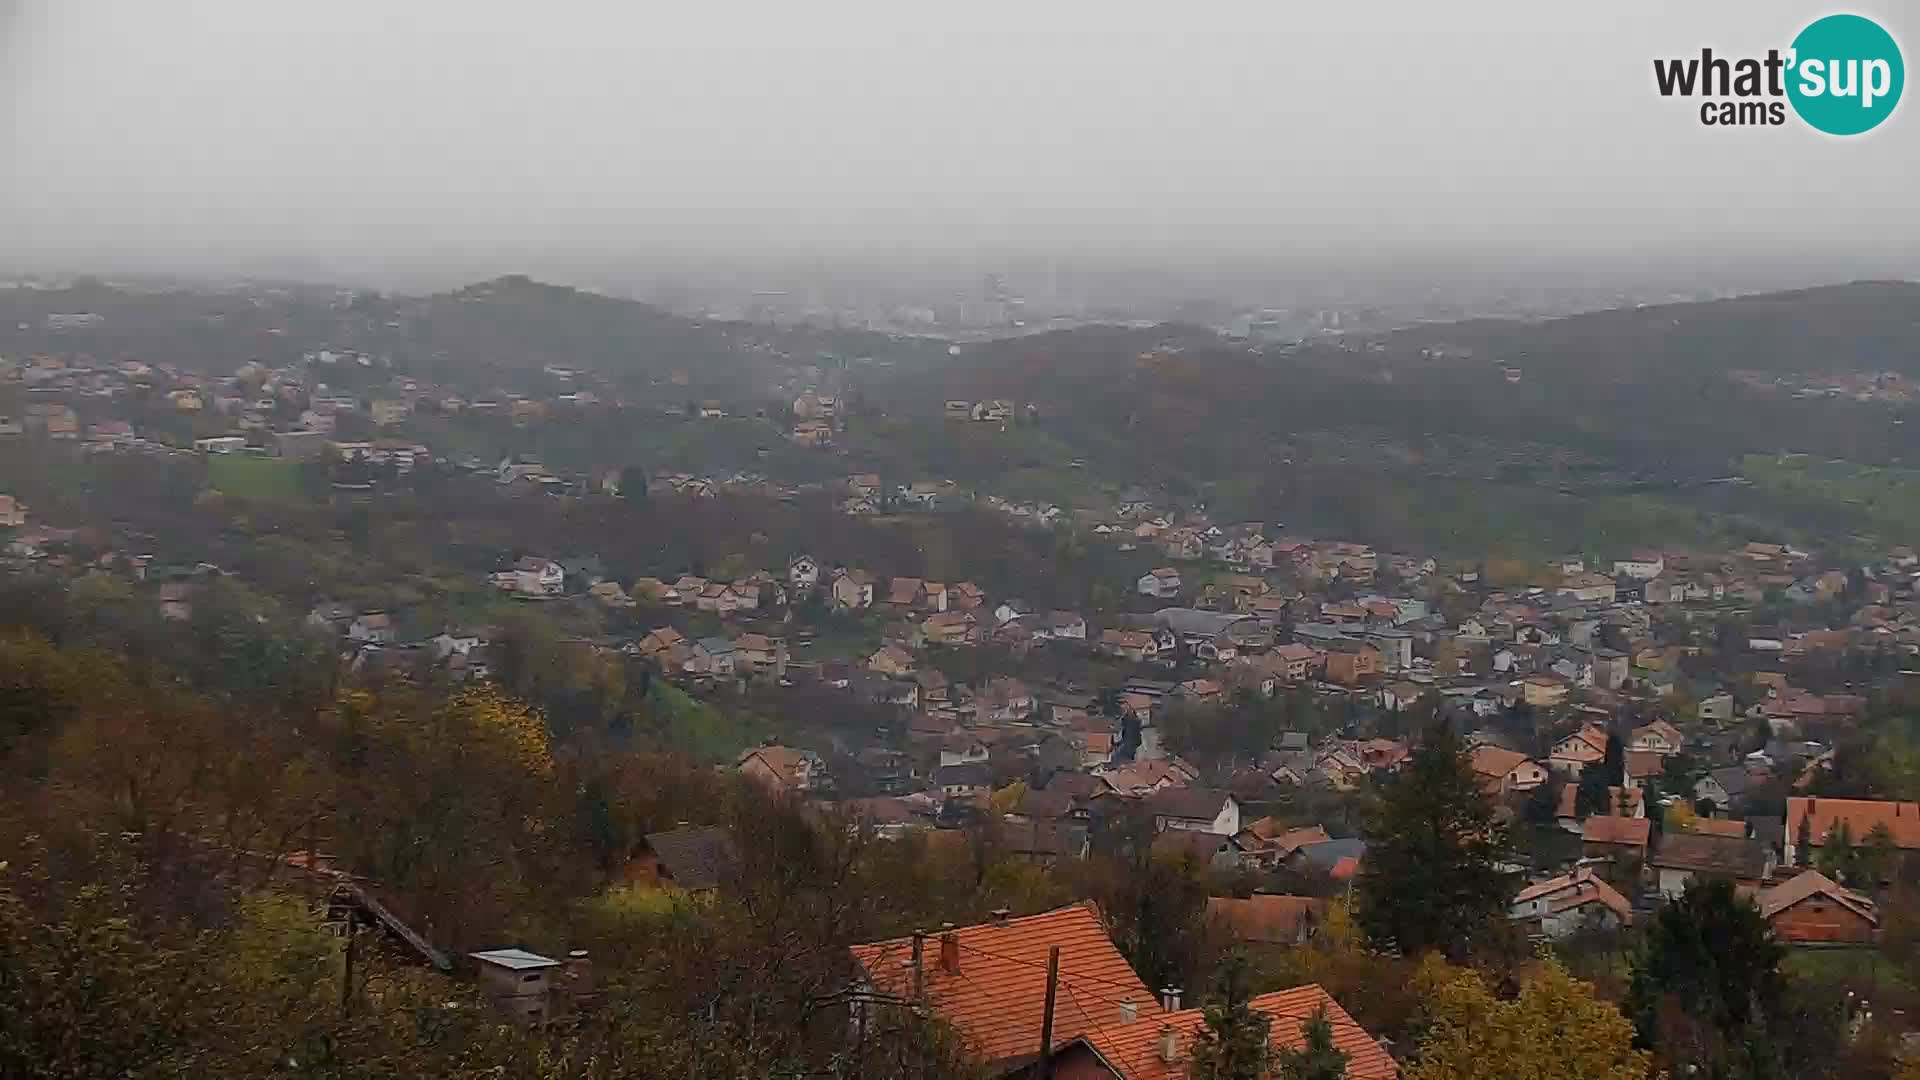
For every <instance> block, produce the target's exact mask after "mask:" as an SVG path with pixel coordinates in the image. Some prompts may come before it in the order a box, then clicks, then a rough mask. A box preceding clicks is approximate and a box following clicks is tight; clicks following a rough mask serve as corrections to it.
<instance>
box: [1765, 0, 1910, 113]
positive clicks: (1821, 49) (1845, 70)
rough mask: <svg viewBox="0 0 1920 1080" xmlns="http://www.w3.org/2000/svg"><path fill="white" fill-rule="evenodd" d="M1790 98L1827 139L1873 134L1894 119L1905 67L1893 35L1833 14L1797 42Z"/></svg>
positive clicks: (1858, 19)
mask: <svg viewBox="0 0 1920 1080" xmlns="http://www.w3.org/2000/svg"><path fill="white" fill-rule="evenodd" d="M1790 63H1791V65H1792V68H1791V74H1790V76H1789V78H1788V82H1787V99H1788V100H1789V101H1791V102H1793V111H1794V112H1797V113H1799V114H1800V119H1802V120H1805V121H1806V122H1807V123H1809V124H1811V125H1813V126H1814V127H1815V128H1817V129H1818V130H1820V131H1824V132H1826V133H1827V134H1829V135H1858V134H1860V133H1861V132H1864V131H1872V130H1873V129H1874V128H1876V127H1878V126H1880V122H1881V121H1883V120H1885V119H1886V118H1887V117H1889V116H1891V115H1893V109H1894V106H1896V105H1898V104H1900V90H1901V88H1902V87H1904V86H1905V85H1906V82H1907V71H1906V65H1905V64H1903V63H1902V62H1901V60H1900V45H1899V43H1898V42H1895V41H1894V40H1893V35H1892V34H1889V33H1887V32H1886V30H1884V29H1882V28H1881V26H1880V24H1879V23H1877V22H1874V21H1873V20H1872V19H1867V18H1862V17H1861V16H1859V15H1829V16H1827V17H1826V18H1824V19H1818V20H1816V21H1814V22H1812V23H1810V24H1808V26H1807V28H1806V29H1805V30H1802V31H1800V36H1799V37H1796V38H1794V39H1793V59H1792V60H1791V61H1790Z"/></svg>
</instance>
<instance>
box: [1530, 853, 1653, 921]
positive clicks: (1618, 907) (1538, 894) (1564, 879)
mask: <svg viewBox="0 0 1920 1080" xmlns="http://www.w3.org/2000/svg"><path fill="white" fill-rule="evenodd" d="M1539 899H1544V900H1545V901H1546V903H1547V911H1548V912H1549V913H1551V914H1554V915H1558V914H1560V913H1561V912H1564V911H1570V910H1573V909H1575V908H1580V907H1585V906H1587V905H1588V904H1600V905H1603V906H1604V907H1606V908H1607V909H1608V910H1610V911H1612V912H1613V913H1614V914H1615V915H1617V916H1619V918H1620V921H1621V922H1623V923H1624V922H1632V921H1633V905H1632V904H1630V903H1628V902H1627V898H1626V897H1624V896H1622V895H1620V893H1619V891H1618V890H1616V889H1615V888H1614V887H1613V886H1611V885H1609V884H1607V883H1606V881H1604V880H1602V879H1601V878H1600V877H1598V876H1596V875H1595V874H1594V872H1593V868H1592V867H1587V866H1583V867H1580V868H1579V869H1577V870H1575V871H1574V872H1573V873H1571V874H1562V875H1560V876H1559V877H1557V878H1551V879H1549V880H1546V881H1541V882H1537V883H1535V884H1532V885H1529V886H1527V887H1526V888H1524V889H1521V890H1520V891H1519V893H1517V894H1516V895H1515V896H1514V898H1513V902H1514V903H1515V904H1522V903H1526V902H1528V901H1531V900H1539Z"/></svg>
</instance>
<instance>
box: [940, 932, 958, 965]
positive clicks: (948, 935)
mask: <svg viewBox="0 0 1920 1080" xmlns="http://www.w3.org/2000/svg"><path fill="white" fill-rule="evenodd" d="M940 970H941V971H944V972H946V973H947V974H949V975H958V974H960V935H959V934H957V933H955V932H953V931H952V930H948V931H946V932H944V933H942V934H941V935H940Z"/></svg>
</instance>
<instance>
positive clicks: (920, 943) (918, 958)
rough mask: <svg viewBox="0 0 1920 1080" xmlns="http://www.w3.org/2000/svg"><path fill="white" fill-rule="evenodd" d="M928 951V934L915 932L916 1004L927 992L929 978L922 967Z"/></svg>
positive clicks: (914, 982) (914, 972) (921, 931)
mask: <svg viewBox="0 0 1920 1080" xmlns="http://www.w3.org/2000/svg"><path fill="white" fill-rule="evenodd" d="M926 951H927V932H926V931H925V930H915V931H914V932H913V1000H914V1003H915V1004H919V1002H920V999H921V998H922V997H924V996H925V995H926V991H927V977H926V974H925V972H924V971H923V969H922V968H921V966H920V965H921V964H922V963H923V962H924V954H925V953H926Z"/></svg>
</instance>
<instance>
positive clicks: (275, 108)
mask: <svg viewBox="0 0 1920 1080" xmlns="http://www.w3.org/2000/svg"><path fill="white" fill-rule="evenodd" d="M1828 10H1831V9H1829V8H1827V7H1826V6H1824V5H1823V4H1805V3H1782V2H1777V0H1690V2H1688V3H1685V4H1674V3H1669V2H1657V3H1654V2H1647V3H1612V4H1580V5H1572V4H1564V3H1541V2H1539V0H1526V2H1518V0H1512V2H1509V0H1498V2H1491V0H1474V2H1473V3H1463V4H1434V3H1431V2H1427V0H1419V2H1394V3H1388V2H1375V3H1355V2H1348V0H1337V2H1336V0H1267V2H1251V0H1248V2H1241V0H1219V2H1212V3H1201V4H1190V5H1170V4H1164V3H1145V2H1136V0H1105V2H1097V3H1096V2H1083V0H1044V2H1041V3H1032V2H1022V3H1014V2H1001V0H969V2H968V3H965V4H938V5H936V4H931V3H915V2H913V0H893V2H886V3H881V2H866V0H858V2H854V0H816V2H814V3H793V2H791V0H780V2H758V0H756V2H726V0H715V2H705V3H686V2H676V3H654V2H645V0H643V2H638V3H627V2H619V3H616V2H613V0H602V2H576V0H545V2H541V3H526V2H522V0H514V2H511V3H508V2H495V0H382V2H375V0H327V2H324V3H281V2H274V0H178V2H157V0H117V2H113V0H0V251H4V250H12V251H13V252H14V253H15V255H16V257H19V256H21V254H22V253H25V254H26V256H29V257H31V256H38V255H45V254H51V255H55V256H61V257H71V256H73V255H74V254H75V253H78V254H80V255H85V254H87V253H99V254H103V255H105V254H112V253H134V252H166V251H174V250H178V251H183V252H187V253H192V254H199V255H204V254H206V253H209V252H212V253H220V252H237V253H260V252H281V253H299V254H340V253H352V254H355V255H359V256H367V257H372V256H377V255H383V254H406V253H412V252H419V251H429V250H433V251H456V252H457V251H470V252H487V251H504V250H515V249H526V250H534V249H550V248H568V249H581V250H588V251H600V252H619V251H623V250H627V249H629V248H632V249H643V248H648V247H659V246H671V247H681V248H717V249H735V250H752V249H755V248H757V247H763V246H764V247H778V248H784V249H787V250H810V249H822V250H841V249H849V248H852V249H864V248H872V247H885V248H891V249H920V250H931V249H949V250H952V249H959V250H965V249H969V248H1003V249H1004V248H1029V249H1036V250H1046V249H1049V248H1054V247H1072V248H1076V249H1080V250H1088V249H1104V248H1111V249H1115V250H1122V251H1149V252H1150V251H1154V250H1157V249H1161V248H1180V249H1186V250H1207V249H1215V248H1218V249H1230V250H1235V251H1242V252H1248V251H1252V252H1268V251H1293V252H1318V251H1324V250H1329V249H1333V250H1347V249H1364V250H1367V251H1376V252H1380V251H1384V252H1394V251H1400V250H1415V249H1417V250H1422V251H1427V252H1432V251H1445V250H1448V249H1452V248H1456V247H1458V248H1471V249H1476V250H1491V251H1499V250H1506V249H1526V250H1570V251H1596V250H1603V251H1611V252H1618V251H1620V250H1623V249H1626V250H1637V249H1642V248H1644V249H1647V250H1650V251H1653V250H1657V251H1662V252H1670V251H1686V250H1688V249H1689V248H1690V247H1694V246H1700V247H1705V248H1714V249H1719V250H1725V249H1728V248H1731V247H1736V246H1740V247H1745V246H1751V247H1753V248H1756V249H1778V250H1794V249H1800V248H1817V249H1821V250H1826V251H1841V252H1848V251H1853V250H1856V249H1857V250H1859V251H1861V252H1862V253H1872V252H1885V251H1890V250H1893V249H1896V248H1901V247H1904V248H1906V249H1908V250H1911V248H1912V245H1913V243H1914V240H1915V239H1916V237H1920V209H1917V202H1920V196H1916V194H1915V191H1916V190H1917V189H1920V183H1916V176H1920V169H1916V167H1915V166H1916V164H1920V115H1917V113H1920V103H1917V102H1913V101H1908V102H1906V103H1904V104H1903V105H1902V106H1901V108H1900V111H1899V112H1898V113H1896V115H1895V116H1894V117H1893V118H1892V119H1891V120H1890V121H1889V122H1888V123H1887V124H1886V125H1885V126H1883V128H1882V129H1880V130H1879V131H1877V132H1875V133H1873V134H1871V135H1870V136H1866V137H1862V138H1856V139H1852V140H1837V139H1829V138H1825V137H1821V136H1818V135H1816V134H1814V133H1812V132H1810V131H1808V130H1806V129H1805V128H1803V127H1800V126H1798V125H1797V124H1792V123H1790V124H1789V125H1788V126H1786V127H1784V128H1751V129H1734V130H1718V129H1713V128H1706V127H1702V126H1701V125H1700V123H1699V121H1698V118H1697V115H1696V106H1694V105H1691V104H1688V103H1684V102H1679V101H1672V100H1662V99H1660V98H1659V97H1658V96H1657V95H1656V93H1655V92H1654V89H1653V80H1652V73H1651V72H1652V69H1651V61H1652V59H1653V58H1654V57H1655V56H1668V55H1675V56H1678V55H1686V54H1689V53H1697V52H1698V50H1699V49H1700V47H1701V46H1702V45H1709V44H1711V45H1713V46H1715V47H1716V49H1719V50H1723V51H1727V52H1733V53H1742V52H1751V53H1758V52H1764V50H1765V49H1766V48H1767V47H1768V46H1770V45H1774V46H1780V47H1783V48H1784V47H1785V46H1786V45H1787V44H1788V42H1789V41H1790V40H1791V38H1792V36H1793V34H1794V33H1795V32H1796V31H1797V30H1798V29H1799V28H1800V27H1801V26H1802V25H1804V24H1805V23H1806V22H1808V21H1810V20H1811V19H1812V18H1814V17H1816V16H1817V15H1819V14H1823V13H1825V12H1826V11H1828ZM1849 10H1854V11H1858V12H1860V13H1862V14H1867V15H1870V16H1873V17H1875V18H1878V19H1880V20H1881V21H1882V23H1883V25H1886V26H1888V27H1889V28H1890V29H1892V30H1893V32H1894V33H1895V35H1896V36H1898V37H1900V38H1901V39H1902V41H1903V42H1905V43H1906V44H1907V46H1908V59H1909V62H1911V61H1912V59H1913V55H1912V54H1913V48H1914V46H1913V43H1914V42H1915V41H1920V34H1915V33H1912V32H1911V31H1913V30H1914V29H1916V28H1917V27H1920V16H1916V15H1912V14H1905V13H1903V12H1902V11H1901V10H1900V5H1897V4H1894V3H1885V2H1873V3H1862V4H1858V5H1855V6H1853V7H1852V8H1850V9H1849Z"/></svg>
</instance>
